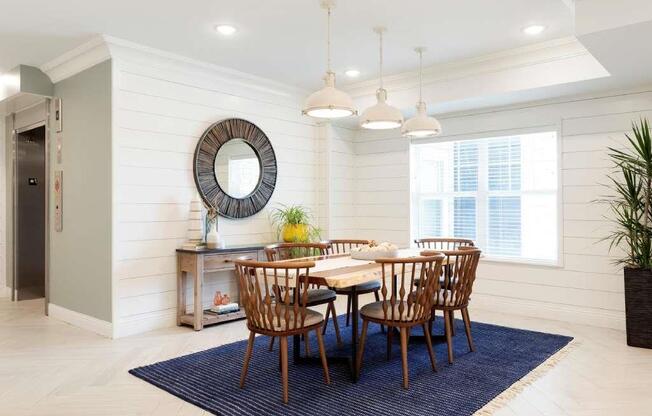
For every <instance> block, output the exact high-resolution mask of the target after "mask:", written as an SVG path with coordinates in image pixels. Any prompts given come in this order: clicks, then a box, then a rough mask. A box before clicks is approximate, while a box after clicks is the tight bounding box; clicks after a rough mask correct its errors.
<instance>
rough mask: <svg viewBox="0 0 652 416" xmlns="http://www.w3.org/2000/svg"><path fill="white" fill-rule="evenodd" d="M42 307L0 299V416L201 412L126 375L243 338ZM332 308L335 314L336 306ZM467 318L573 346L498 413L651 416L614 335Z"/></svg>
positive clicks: (646, 365) (644, 374)
mask: <svg viewBox="0 0 652 416" xmlns="http://www.w3.org/2000/svg"><path fill="white" fill-rule="evenodd" d="M42 306H43V302H42V301H26V302H21V303H11V302H10V301H8V300H7V299H0V415H12V416H20V415H66V416H72V415H85V416H86V415H157V416H164V415H201V414H205V412H204V411H202V410H201V409H199V408H197V407H195V406H193V405H190V404H188V403H185V402H184V401H182V400H180V399H177V398H176V397H174V396H172V395H170V394H167V393H165V392H163V391H161V390H159V389H157V388H155V387H153V386H151V385H149V384H147V383H145V382H143V381H141V380H139V379H137V378H135V377H133V376H131V375H129V374H128V373H127V370H129V369H130V368H132V367H136V366H139V365H143V364H148V363H152V362H155V361H160V360H164V359H168V358H172V357H175V356H179V355H182V354H187V353H190V352H193V351H199V350H204V349H207V348H211V347H214V346H216V345H219V344H223V343H229V342H232V341H236V340H240V339H245V338H246V336H247V331H246V328H245V324H244V322H242V321H240V322H233V323H229V324H226V325H221V326H216V327H211V328H207V329H205V330H204V331H201V332H194V331H192V330H191V329H189V328H185V327H184V328H169V329H165V330H158V331H153V332H150V333H147V334H143V335H139V336H134V337H129V338H124V339H118V340H110V339H106V338H102V337H100V336H98V335H95V334H92V333H90V332H86V331H84V330H81V329H77V328H75V327H72V326H70V325H67V324H64V323H61V322H57V321H55V320H53V319H49V318H47V317H45V316H43V314H42V309H43V307H42ZM338 307H339V311H340V312H343V311H344V310H345V309H344V307H345V306H344V304H343V303H342V302H340V303H339V304H338ZM472 319H476V320H479V321H485V322H491V323H497V324H500V325H507V326H514V327H519V328H528V329H534V330H540V331H547V332H556V333H561V334H567V335H571V336H574V337H576V339H577V340H578V341H579V345H578V346H577V348H575V349H574V350H573V352H571V353H570V354H569V355H568V356H567V357H566V358H565V359H564V360H563V361H561V362H560V363H559V364H558V365H557V366H556V367H555V368H554V369H552V370H551V371H550V372H548V373H547V374H546V375H545V376H544V377H542V378H541V379H539V380H538V381H536V382H535V383H534V384H533V385H531V386H530V387H528V388H527V389H526V390H525V391H524V392H523V393H522V394H521V395H519V396H518V397H517V398H516V399H514V400H512V401H511V402H510V403H509V405H508V406H507V407H505V408H503V409H502V410H501V411H500V412H499V413H498V414H500V415H503V416H505V415H528V416H538V415H577V416H579V415H582V416H589V415H614V414H616V415H618V416H624V415H652V394H650V393H651V392H652V350H642V349H636V348H629V347H627V346H626V345H625V336H624V333H623V332H620V331H614V330H608V329H601V328H595V327H590V326H580V325H573V324H567V323H562V322H555V321H548V320H544V319H532V318H523V317H518V316H513V315H505V314H499V313H495V312H488V311H482V310H472ZM506 353H508V351H506ZM440 365H446V364H443V363H442V364H440Z"/></svg>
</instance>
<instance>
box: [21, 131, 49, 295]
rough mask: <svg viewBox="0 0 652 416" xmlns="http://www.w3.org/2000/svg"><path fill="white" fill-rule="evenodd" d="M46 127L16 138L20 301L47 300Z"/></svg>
mask: <svg viewBox="0 0 652 416" xmlns="http://www.w3.org/2000/svg"><path fill="white" fill-rule="evenodd" d="M45 134H46V131H45V126H40V127H35V128H31V129H29V130H24V131H18V132H17V133H16V136H15V140H16V142H15V143H16V144H15V145H16V147H15V152H16V153H15V176H14V221H15V222H14V244H15V245H14V290H15V294H16V300H27V299H38V298H43V297H45V295H46V293H45V284H46V278H45V274H46V261H45V260H46V247H45V244H46V220H45V217H46V189H47V182H46V161H45V154H46V152H45V148H46V140H45Z"/></svg>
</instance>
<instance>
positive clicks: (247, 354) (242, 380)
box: [240, 332, 256, 389]
mask: <svg viewBox="0 0 652 416" xmlns="http://www.w3.org/2000/svg"><path fill="white" fill-rule="evenodd" d="M255 337H256V334H254V333H253V332H249V341H248V342H247V351H246V352H245V357H244V363H242V373H241V374H240V388H241V389H242V388H244V384H245V378H247V370H249V361H250V360H251V353H252V352H253V350H254V338H255Z"/></svg>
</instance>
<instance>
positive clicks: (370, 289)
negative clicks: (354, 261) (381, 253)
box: [324, 240, 380, 331]
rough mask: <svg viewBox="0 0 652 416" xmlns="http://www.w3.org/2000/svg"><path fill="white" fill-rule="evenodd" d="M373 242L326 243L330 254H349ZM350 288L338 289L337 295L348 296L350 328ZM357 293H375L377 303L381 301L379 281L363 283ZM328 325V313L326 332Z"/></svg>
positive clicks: (347, 311) (339, 241) (347, 312)
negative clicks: (353, 249)
mask: <svg viewBox="0 0 652 416" xmlns="http://www.w3.org/2000/svg"><path fill="white" fill-rule="evenodd" d="M371 242H372V240H328V241H324V243H326V244H328V245H329V246H330V247H329V249H328V254H348V253H350V252H351V249H352V248H357V247H360V246H367V245H369V244H370V243H371ZM351 290H352V288H350V287H345V288H337V289H335V293H336V294H338V295H346V326H349V320H350V318H351V307H352V303H353V300H352V296H351ZM355 290H356V293H357V294H358V295H365V294H367V293H373V294H374V297H375V298H376V302H378V301H379V300H380V296H379V295H378V291H379V290H380V282H379V281H371V282H367V283H363V284H361V285H358V286H356V288H355ZM327 325H328V312H326V325H324V331H326V326H327Z"/></svg>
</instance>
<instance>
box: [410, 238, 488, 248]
mask: <svg viewBox="0 0 652 416" xmlns="http://www.w3.org/2000/svg"><path fill="white" fill-rule="evenodd" d="M414 242H415V243H416V245H417V247H419V248H421V249H424V250H457V248H458V247H473V246H474V245H475V244H474V243H473V240H469V239H468V238H455V237H432V238H417V239H416V240H414Z"/></svg>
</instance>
